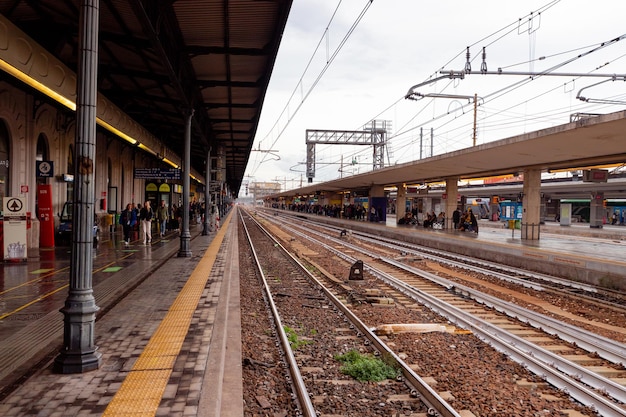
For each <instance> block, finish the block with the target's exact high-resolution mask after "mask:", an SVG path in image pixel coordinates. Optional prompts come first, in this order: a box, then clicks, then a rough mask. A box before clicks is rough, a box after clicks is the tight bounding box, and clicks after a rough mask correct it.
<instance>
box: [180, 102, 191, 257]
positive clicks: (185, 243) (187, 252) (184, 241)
mask: <svg viewBox="0 0 626 417" xmlns="http://www.w3.org/2000/svg"><path fill="white" fill-rule="evenodd" d="M193 113H194V110H193V109H191V110H190V111H189V115H188V116H187V126H186V127H185V157H184V161H183V210H182V211H183V224H182V225H181V229H180V230H181V233H180V249H179V250H178V257H179V258H190V257H191V249H190V247H189V246H190V242H191V233H189V173H190V172H191V171H190V169H191V120H192V119H193Z"/></svg>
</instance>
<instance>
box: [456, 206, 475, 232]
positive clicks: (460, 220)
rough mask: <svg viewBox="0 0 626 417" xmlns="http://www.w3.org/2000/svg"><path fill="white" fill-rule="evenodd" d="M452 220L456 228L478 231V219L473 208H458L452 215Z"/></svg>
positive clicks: (463, 230) (462, 230)
mask: <svg viewBox="0 0 626 417" xmlns="http://www.w3.org/2000/svg"><path fill="white" fill-rule="evenodd" d="M452 222H453V223H454V228H455V229H456V230H460V231H461V232H465V231H468V232H474V233H478V219H476V216H475V215H474V211H473V210H472V209H471V208H468V209H467V211H466V212H462V211H461V210H459V209H456V210H455V211H454V214H453V215H452Z"/></svg>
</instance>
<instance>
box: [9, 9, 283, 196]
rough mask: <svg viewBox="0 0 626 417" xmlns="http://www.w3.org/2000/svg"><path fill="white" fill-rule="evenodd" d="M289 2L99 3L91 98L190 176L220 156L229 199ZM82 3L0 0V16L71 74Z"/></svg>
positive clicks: (240, 173) (244, 161) (250, 139)
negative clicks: (177, 159)
mask: <svg viewBox="0 0 626 417" xmlns="http://www.w3.org/2000/svg"><path fill="white" fill-rule="evenodd" d="M292 1H293V0H100V1H99V10H100V22H99V25H100V26H99V32H100V34H99V67H98V90H99V92H100V94H102V95H103V96H104V97H106V98H107V99H108V100H110V101H111V102H113V103H114V104H115V105H116V106H117V107H119V108H120V109H122V111H123V112H125V113H126V114H127V115H128V116H130V117H131V118H132V119H133V120H135V121H136V122H138V123H139V124H140V125H142V126H143V127H144V128H145V129H147V130H148V131H149V132H150V133H151V134H152V135H154V136H155V137H157V138H158V139H159V140H160V141H162V142H163V144H164V145H165V146H166V147H167V148H169V149H171V150H172V151H174V152H175V153H176V154H177V155H179V156H181V157H182V156H183V154H184V132H185V126H186V121H187V116H186V115H187V114H188V112H189V111H190V110H193V111H194V118H193V122H192V140H191V143H192V145H191V168H192V169H193V170H196V171H197V172H199V173H203V174H204V173H205V161H206V157H207V153H208V150H209V148H211V150H212V155H213V156H217V155H218V154H217V152H218V149H220V148H222V149H223V153H224V156H225V165H226V166H225V178H224V181H225V182H226V183H227V184H228V186H229V188H230V189H231V190H232V191H233V192H234V193H235V194H236V193H237V192H238V191H239V188H240V186H241V183H242V180H243V176H244V171H245V168H246V165H247V163H248V159H249V156H250V152H251V149H252V144H253V140H254V136H255V134H256V130H257V127H258V122H259V117H260V113H261V108H262V105H263V100H264V97H265V93H266V90H267V86H268V83H269V80H270V76H271V73H272V69H273V66H274V62H275V59H276V55H277V53H278V47H279V44H280V40H281V36H282V34H283V30H284V28H285V25H286V21H287V17H288V14H289V11H290V8H291V4H292ZM80 3H81V2H80V0H21V1H18V0H0V13H1V14H2V15H4V16H5V17H6V18H7V19H8V20H10V21H11V22H12V23H13V24H15V25H16V26H17V27H19V28H20V29H21V30H22V31H23V32H24V33H26V34H27V35H28V36H29V37H31V38H32V39H34V40H35V41H36V42H37V43H39V44H40V45H41V46H42V47H43V48H44V49H46V50H47V51H49V52H50V53H51V54H52V55H54V56H55V57H56V58H58V59H59V60H61V61H62V62H63V63H64V64H65V65H66V66H67V67H69V68H70V69H72V70H73V71H75V72H76V71H77V55H78V54H77V51H78V24H79V10H80Z"/></svg>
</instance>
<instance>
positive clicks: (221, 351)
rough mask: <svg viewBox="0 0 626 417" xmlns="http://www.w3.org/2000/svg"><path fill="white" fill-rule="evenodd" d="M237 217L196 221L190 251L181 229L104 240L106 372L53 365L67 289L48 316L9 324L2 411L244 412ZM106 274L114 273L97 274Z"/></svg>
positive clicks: (98, 335) (98, 329)
mask: <svg viewBox="0 0 626 417" xmlns="http://www.w3.org/2000/svg"><path fill="white" fill-rule="evenodd" d="M230 214H232V211H231V213H230ZM230 214H229V215H228V216H226V218H225V219H224V220H225V221H224V223H223V225H222V227H221V228H220V229H219V230H217V231H212V232H211V233H209V234H208V235H205V236H203V235H202V234H201V231H202V228H201V226H200V225H197V226H192V227H190V229H191V230H190V232H191V244H190V247H191V252H192V256H191V257H178V256H177V252H178V250H179V247H180V239H179V238H178V234H177V233H176V232H173V233H170V234H168V235H167V237H166V238H164V239H154V237H153V239H154V240H153V242H152V245H151V246H143V245H140V244H137V242H136V241H135V242H133V243H132V244H131V246H130V248H126V247H124V246H123V244H122V245H120V244H119V243H120V242H121V240H122V238H121V236H117V235H116V236H111V240H110V241H107V240H103V241H102V242H101V243H100V244H99V246H98V249H97V255H96V256H95V258H94V285H93V288H94V296H95V298H96V302H97V305H98V306H99V307H100V311H99V313H98V317H97V320H96V324H95V343H96V346H98V352H100V353H101V354H102V357H101V360H102V362H101V366H100V368H99V369H97V370H94V371H90V372H86V373H82V374H66V375H62V374H56V373H53V371H52V365H53V361H54V358H55V357H56V356H57V354H58V352H59V350H60V348H62V335H63V321H62V320H63V315H62V314H61V313H60V312H59V311H58V309H59V308H61V307H62V306H63V301H62V299H64V298H65V295H66V294H67V291H62V292H63V293H64V294H63V297H61V299H59V300H57V301H55V302H54V304H55V305H54V306H53V307H51V311H50V312H49V313H48V314H45V315H42V316H40V317H37V318H36V319H35V320H33V321H32V322H29V323H26V324H24V325H23V326H22V327H21V328H17V327H14V328H13V330H12V331H11V332H4V334H2V329H1V328H0V334H1V335H2V337H1V338H0V383H1V384H2V385H1V388H2V391H1V393H0V395H1V396H0V415H2V416H5V417H8V416H125V415H128V416H131V415H132V416H154V415H160V416H220V415H221V416H241V415H243V410H242V405H241V398H242V392H241V359H240V358H241V353H240V348H239V346H240V345H241V343H240V342H239V337H240V336H239V334H240V330H239V329H240V320H239V304H238V301H232V300H238V293H239V271H238V262H237V261H236V260H237V230H236V222H231V221H230V218H231V217H232V216H231V215H230ZM61 253H63V254H65V256H64V257H65V258H66V259H65V260H63V259H61V257H59V258H57V259H56V260H55V262H56V266H57V267H58V268H59V269H63V268H65V267H66V266H65V265H66V262H65V261H67V259H68V258H69V255H68V254H67V248H66V250H65V251H61ZM231 256H233V258H232V259H233V260H234V262H231ZM44 263H45V265H44V266H46V267H50V264H49V263H47V261H45V260H42V259H41V258H37V257H34V258H30V259H29V261H28V264H29V265H28V268H29V269H30V270H37V269H41V266H42V264H44ZM105 265H106V268H101V267H100V266H105ZM12 266H15V265H7V266H4V268H11V267H12ZM105 270H108V271H109V272H103V271H105ZM101 274H107V276H106V278H105V279H98V276H99V275H101ZM31 285H34V283H31ZM50 303H52V302H50ZM59 303H60V304H59ZM34 304H36V303H34ZM26 309H27V308H26ZM104 313H106V314H104ZM32 314H33V315H36V314H35V313H32ZM4 320H9V321H10V318H9V317H6V318H5V319H4ZM1 326H2V321H0V327H1ZM228 361H230V363H231V364H230V365H229V366H228V368H224V366H225V364H226V363H228ZM228 395H233V398H228V397H227V396H228Z"/></svg>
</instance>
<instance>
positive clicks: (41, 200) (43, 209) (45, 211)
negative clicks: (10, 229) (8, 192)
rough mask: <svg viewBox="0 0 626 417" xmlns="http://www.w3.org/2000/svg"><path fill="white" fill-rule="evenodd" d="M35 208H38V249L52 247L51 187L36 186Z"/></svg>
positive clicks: (45, 185) (47, 185) (52, 215)
mask: <svg viewBox="0 0 626 417" xmlns="http://www.w3.org/2000/svg"><path fill="white" fill-rule="evenodd" d="M37 193H38V198H37V206H38V208H39V211H38V216H39V229H40V232H39V247H40V248H53V247H54V213H53V212H52V185H50V184H39V185H37Z"/></svg>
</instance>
